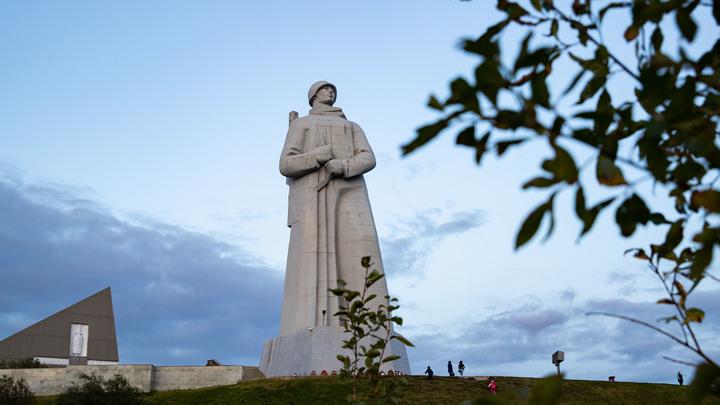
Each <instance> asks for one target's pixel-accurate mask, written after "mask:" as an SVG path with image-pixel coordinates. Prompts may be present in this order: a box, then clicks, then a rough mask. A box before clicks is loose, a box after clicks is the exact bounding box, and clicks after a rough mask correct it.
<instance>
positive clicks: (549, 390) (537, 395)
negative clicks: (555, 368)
mask: <svg viewBox="0 0 720 405" xmlns="http://www.w3.org/2000/svg"><path fill="white" fill-rule="evenodd" d="M561 389H562V377H560V376H556V375H553V376H549V377H545V378H542V379H540V380H538V381H537V382H536V383H535V384H534V385H533V387H532V390H530V398H529V399H528V403H529V404H534V405H554V404H557V403H558V401H559V400H560V390H561Z"/></svg>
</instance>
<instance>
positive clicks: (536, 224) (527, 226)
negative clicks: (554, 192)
mask: <svg viewBox="0 0 720 405" xmlns="http://www.w3.org/2000/svg"><path fill="white" fill-rule="evenodd" d="M551 199H552V197H551ZM550 208H551V205H550V204H548V203H547V202H546V203H544V204H541V205H540V206H538V207H537V208H535V209H534V210H533V211H532V212H531V213H530V215H528V216H527V218H525V221H524V222H523V224H522V225H521V226H520V230H519V231H518V234H517V237H516V238H515V249H518V248H520V247H521V246H523V245H524V244H526V243H527V242H529V241H530V239H532V237H533V236H535V234H536V233H537V231H538V228H540V223H541V222H542V219H543V216H545V213H546V212H547V211H548V209H550Z"/></svg>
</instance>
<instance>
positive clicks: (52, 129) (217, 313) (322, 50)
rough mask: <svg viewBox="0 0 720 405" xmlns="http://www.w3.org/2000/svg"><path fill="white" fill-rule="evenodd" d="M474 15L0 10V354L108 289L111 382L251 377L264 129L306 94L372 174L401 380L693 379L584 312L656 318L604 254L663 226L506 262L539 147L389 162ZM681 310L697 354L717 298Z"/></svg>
mask: <svg viewBox="0 0 720 405" xmlns="http://www.w3.org/2000/svg"><path fill="white" fill-rule="evenodd" d="M491 3H494V2H490V1H485V0H482V1H480V0H478V1H474V2H460V1H450V0H433V1H431V0H412V1H410V0H405V1H403V0H398V1H386V2H380V1H370V2H362V3H360V2H350V1H344V2H340V1H332V2H331V1H319V0H318V1H314V0H310V1H305V2H290V1H279V2H260V1H254V2H237V1H209V2H197V1H164V0H160V1H154V2H142V1H125V2H88V1H63V2H53V1H34V2H17V1H15V2H13V1H0V55H2V57H1V62H0V339H2V338H5V337H7V336H10V335H12V334H14V333H16V332H18V331H20V330H22V329H23V328H25V327H28V326H30V325H32V324H34V323H35V322H38V321H40V320H41V319H43V318H45V317H47V316H49V315H51V314H53V313H55V312H57V311H59V310H62V309H64V308H65V307H67V306H69V305H72V304H74V303H75V302H77V301H80V300H81V299H83V298H85V297H87V296H90V295H92V294H94V293H96V292H98V291H100V290H102V289H104V288H106V287H108V286H110V287H111V288H112V296H113V304H114V310H115V322H116V328H117V335H118V336H117V337H118V346H119V352H120V361H121V363H123V364H137V363H143V364H147V363H151V364H154V365H204V364H205V361H206V360H208V359H211V358H214V359H218V360H219V361H220V362H222V363H224V364H242V365H257V364H258V363H259V359H260V354H261V351H262V346H263V342H264V341H265V340H267V339H271V338H274V337H276V336H277V334H278V329H279V322H280V307H281V302H282V288H283V279H284V266H285V258H286V252H287V242H288V237H289V229H288V228H287V227H286V215H287V186H286V185H285V181H284V178H283V177H282V176H281V175H280V173H279V172H278V159H279V155H280V151H281V149H282V145H283V142H284V137H285V132H286V131H287V116H288V112H289V111H292V110H295V111H299V112H300V113H301V115H304V114H307V110H308V105H307V89H308V88H309V86H310V84H312V83H313V82H315V81H317V80H328V81H331V82H333V83H334V84H335V85H336V86H337V87H338V93H339V94H338V101H337V104H336V105H337V106H340V107H342V108H343V110H344V111H345V113H346V115H347V116H348V118H349V119H351V120H353V121H355V122H357V123H359V124H360V125H361V126H362V127H363V129H364V131H365V133H366V134H367V136H368V139H369V141H370V143H371V145H372V147H373V149H374V152H375V154H376V157H377V160H378V165H377V167H376V169H375V170H373V171H372V172H370V173H369V174H367V175H366V181H367V183H368V188H369V192H370V200H371V203H372V205H373V212H374V215H375V221H376V225H377V229H378V234H379V237H380V240H381V248H382V251H383V261H384V263H385V268H386V271H387V282H388V285H389V289H390V293H391V295H393V296H395V297H397V298H399V300H400V305H401V309H400V310H399V315H400V316H402V317H403V318H404V320H405V325H404V326H403V327H402V328H400V329H399V331H400V332H401V333H403V334H404V335H405V336H406V337H407V338H408V339H409V340H411V341H412V342H414V343H415V345H416V348H411V349H409V350H408V356H409V360H410V364H411V367H412V369H413V372H415V373H418V374H419V373H422V372H423V371H424V369H425V367H426V366H427V365H431V366H432V367H433V368H434V369H435V371H436V372H438V373H439V374H440V375H443V374H444V371H445V365H446V364H447V361H448V360H451V361H452V362H453V364H457V361H459V360H463V362H464V363H465V364H466V366H467V369H466V371H467V374H472V375H514V376H529V377H540V376H544V375H547V374H550V373H554V372H555V367H554V366H553V365H552V364H551V355H552V353H553V352H555V351H556V350H563V351H564V352H565V358H566V360H565V362H564V363H563V364H562V366H561V367H562V369H563V371H564V372H566V375H567V377H568V378H571V379H594V380H604V379H606V378H607V376H609V375H616V376H617V378H618V380H620V381H640V382H666V383H672V382H674V374H675V373H676V372H677V371H678V370H682V371H683V373H684V374H686V375H692V368H691V367H688V366H684V365H679V364H675V363H671V362H669V361H668V360H665V359H663V356H668V357H672V358H677V359H682V360H685V361H690V362H695V361H697V359H696V358H694V357H693V356H692V353H690V352H689V351H687V350H682V349H681V348H679V347H678V346H677V345H675V344H674V343H672V342H671V341H670V340H668V339H667V338H664V337H662V336H660V335H658V334H655V333H653V332H651V331H649V330H647V329H645V328H642V327H640V326H637V325H635V324H631V323H627V322H622V321H617V320H615V319H612V318H606V317H601V316H587V315H586V314H587V313H588V312H591V311H601V312H611V313H617V314H622V315H627V316H632V317H636V318H638V319H642V320H645V321H649V322H655V320H656V319H658V318H660V317H661V316H666V315H668V313H667V312H666V311H667V308H664V307H661V306H659V305H656V304H654V302H655V301H656V300H657V299H659V298H662V286H661V284H660V283H659V282H658V281H657V280H656V279H655V278H654V276H653V275H652V274H651V273H650V271H649V270H648V269H647V268H646V267H645V266H644V265H643V263H642V262H639V261H637V260H633V259H632V258H628V257H625V256H623V252H624V251H625V250H626V249H629V248H633V247H641V246H645V245H646V244H647V243H649V242H650V241H654V240H658V239H659V236H658V235H660V232H661V231H662V230H657V229H643V230H641V231H640V232H638V234H637V235H636V237H634V238H633V239H630V240H626V239H621V238H620V237H619V231H618V230H617V229H616V228H615V227H613V226H612V224H611V222H612V219H613V215H612V213H606V214H604V215H603V216H601V218H600V223H599V224H598V226H597V229H595V230H594V231H593V232H592V233H591V234H590V235H589V236H587V237H586V238H584V239H582V240H578V239H577V235H578V233H579V231H580V229H581V227H580V224H579V223H578V222H577V221H576V220H575V219H574V218H572V216H571V215H560V216H559V217H558V221H557V222H558V223H557V224H556V231H555V233H554V235H553V237H552V238H550V239H549V240H547V241H544V242H543V241H541V240H534V241H533V242H532V243H531V244H530V245H529V246H527V247H525V248H523V249H521V250H520V251H517V252H516V251H514V250H513V248H512V247H513V242H514V235H515V233H516V231H517V228H518V225H519V224H520V222H521V221H522V220H523V218H524V217H525V215H527V213H528V212H529V211H530V210H531V209H532V208H533V207H534V206H535V205H537V204H538V203H539V202H540V201H541V200H542V199H543V197H544V195H543V194H542V193H537V192H524V191H522V190H521V188H520V184H522V182H523V181H524V180H526V179H528V178H529V177H531V175H532V174H534V172H535V171H536V170H537V168H538V162H539V161H540V160H541V157H542V156H541V155H542V149H538V148H539V147H537V146H533V145H529V146H528V147H526V148H524V149H520V150H518V152H517V153H516V154H515V155H514V156H511V157H510V158H508V159H503V160H496V159H492V158H489V159H487V161H484V162H483V165H482V167H479V168H478V167H477V166H475V165H474V163H473V156H472V155H471V153H470V152H468V151H466V150H462V149H459V148H457V147H455V146H454V145H453V138H452V137H450V136H445V137H442V138H440V139H438V140H436V141H434V142H433V143H431V145H429V146H428V147H426V148H423V149H421V150H420V151H418V152H417V153H415V154H413V155H411V156H409V157H406V158H403V157H402V156H401V154H400V146H401V145H402V144H404V143H407V142H408V141H409V140H411V139H412V138H413V136H414V131H415V130H416V129H417V128H418V127H419V126H421V125H422V124H424V123H427V122H430V121H431V120H432V119H433V118H435V117H436V116H435V114H434V113H433V112H432V111H431V110H429V109H428V108H427V107H426V106H425V104H426V101H427V99H428V96H429V95H430V94H433V93H434V94H438V95H441V96H442V95H445V94H447V86H448V83H449V81H450V80H451V79H453V78H454V77H456V76H458V75H467V74H468V73H469V72H472V67H473V63H474V62H475V60H474V59H473V58H471V57H469V56H466V55H464V54H463V53H462V52H461V51H460V50H458V47H457V44H458V41H459V40H460V39H462V38H465V37H472V36H477V35H478V34H480V33H481V32H483V31H484V28H486V27H487V26H488V25H490V24H491V23H493V22H494V21H496V20H497V19H498V18H499V17H500V15H499V14H498V13H497V12H496V11H495V10H494V7H492V6H491ZM623 22H624V21H623V19H622V16H619V17H618V18H617V20H611V21H610V22H609V23H608V26H607V30H608V32H618V29H619V28H618V27H621V26H622V27H624V26H623V25H622V24H623ZM700 35H701V37H702V38H706V39H707V40H714V38H717V36H718V35H719V33H718V30H717V29H715V28H712V27H706V26H703V30H702V31H701V32H700ZM517 40H518V39H517V38H513V37H508V38H507V39H506V42H505V43H506V44H507V46H513V45H516V43H517ZM598 193H599V194H602V190H600V191H599V192H598ZM660 196H662V193H660ZM571 202H572V201H571V198H570V196H569V195H567V196H563V198H560V199H559V201H558V206H557V209H559V210H564V211H565V212H567V213H570V212H572V211H571ZM714 268H715V266H714ZM713 272H714V273H715V274H716V275H717V272H718V271H717V270H716V269H714V270H713ZM694 295H695V297H694V300H695V302H694V303H693V305H694V306H698V307H700V308H703V309H705V311H706V322H705V323H704V324H703V325H702V326H701V327H699V328H698V331H699V334H700V336H701V337H702V340H703V341H704V342H705V345H704V347H705V349H706V350H708V351H709V352H711V353H713V355H714V357H715V358H716V359H717V358H718V357H720V347H718V344H717V342H719V341H720V319H718V317H720V311H719V309H718V305H717V302H720V288H718V286H717V285H712V284H708V285H707V286H706V287H704V288H703V289H702V290H699V291H697V292H696V293H695V294H694ZM670 330H671V331H673V332H677V331H674V330H672V329H670Z"/></svg>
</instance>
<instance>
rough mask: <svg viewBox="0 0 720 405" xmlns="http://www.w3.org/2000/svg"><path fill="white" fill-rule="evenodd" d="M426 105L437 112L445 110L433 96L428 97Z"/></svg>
mask: <svg viewBox="0 0 720 405" xmlns="http://www.w3.org/2000/svg"><path fill="white" fill-rule="evenodd" d="M427 105H428V107H430V108H432V109H434V110H438V111H442V110H444V109H445V106H444V105H443V104H442V103H441V102H440V101H438V99H437V98H435V96H434V95H432V96H430V100H428V103H427Z"/></svg>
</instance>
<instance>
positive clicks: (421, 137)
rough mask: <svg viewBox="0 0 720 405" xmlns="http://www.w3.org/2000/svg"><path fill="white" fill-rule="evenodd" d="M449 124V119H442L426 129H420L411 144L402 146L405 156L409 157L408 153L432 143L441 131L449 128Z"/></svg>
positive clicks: (425, 127) (426, 126)
mask: <svg viewBox="0 0 720 405" xmlns="http://www.w3.org/2000/svg"><path fill="white" fill-rule="evenodd" d="M448 124H449V121H448V119H441V120H439V121H437V122H434V123H432V124H430V125H425V126H424V127H421V128H419V129H418V130H417V136H416V137H415V139H413V140H412V141H410V143H408V144H405V145H403V146H402V152H403V155H407V154H408V153H411V152H412V151H414V150H415V149H417V148H419V147H421V146H423V145H425V144H426V143H428V142H430V141H431V140H432V139H433V138H435V137H436V136H437V135H438V134H439V133H440V131H442V130H444V129H445V128H447V127H448Z"/></svg>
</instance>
